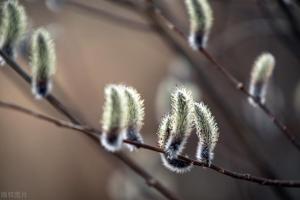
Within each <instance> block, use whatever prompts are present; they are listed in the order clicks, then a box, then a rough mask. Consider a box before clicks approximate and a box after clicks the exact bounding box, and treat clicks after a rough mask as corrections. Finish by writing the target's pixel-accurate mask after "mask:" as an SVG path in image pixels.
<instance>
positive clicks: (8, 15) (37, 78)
mask: <svg viewBox="0 0 300 200" xmlns="http://www.w3.org/2000/svg"><path fill="white" fill-rule="evenodd" d="M26 28H27V16H26V13H25V9H24V7H23V6H21V5H20V4H19V2H18V1H17V0H4V1H2V2H1V4H0V48H1V49H2V51H3V53H4V54H5V55H6V56H7V57H8V58H10V59H11V60H15V59H16V57H17V47H18V45H20V41H21V40H22V39H23V38H24V36H25V33H26ZM30 45H31V48H30V66H31V71H32V93H33V94H34V96H35V97H36V98H37V99H41V98H43V97H45V96H46V95H47V94H49V92H50V91H51V88H52V83H51V76H52V75H53V74H54V73H55V65H56V55H55V49H54V44H53V41H52V39H51V36H50V34H49V33H48V31H47V30H45V29H43V28H39V29H37V30H35V31H33V34H32V36H31V41H30ZM4 64H5V62H4V61H3V60H2V65H4Z"/></svg>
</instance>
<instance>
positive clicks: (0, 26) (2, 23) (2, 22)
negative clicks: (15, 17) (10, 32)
mask: <svg viewBox="0 0 300 200" xmlns="http://www.w3.org/2000/svg"><path fill="white" fill-rule="evenodd" d="M7 23H8V18H7V12H4V7H3V3H0V47H1V48H2V46H3V44H4V41H5V38H6V32H7Z"/></svg>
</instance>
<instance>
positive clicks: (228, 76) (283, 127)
mask: <svg viewBox="0 0 300 200" xmlns="http://www.w3.org/2000/svg"><path fill="white" fill-rule="evenodd" d="M146 1H147V2H149V3H150V4H151V6H152V7H153V12H155V14H157V15H158V16H159V18H160V19H162V20H163V21H164V22H165V24H166V26H167V27H169V28H170V29H171V30H173V31H174V32H175V33H176V34H178V35H179V36H180V37H181V38H183V39H184V40H185V41H187V37H186V36H185V34H184V33H183V32H182V31H181V30H180V29H179V28H177V27H176V26H175V25H174V24H173V23H172V22H171V21H170V20H169V19H167V18H166V17H165V16H164V15H163V14H162V12H161V11H160V10H159V8H158V7H156V6H155V4H154V2H153V0H146ZM198 52H199V53H201V54H202V55H203V56H204V57H205V58H206V59H207V60H208V61H210V62H211V63H212V64H213V65H214V66H215V67H216V69H217V70H218V71H220V72H221V74H222V75H223V76H224V77H225V78H226V79H227V80H228V81H229V82H230V83H231V84H232V85H233V86H234V87H235V88H236V89H237V90H238V91H240V92H241V93H243V94H244V95H245V96H246V97H248V98H251V99H252V100H253V101H254V102H256V103H257V105H258V107H259V108H260V109H261V110H262V111H264V113H265V114H266V115H267V116H268V117H269V118H270V120H272V122H273V123H274V124H275V126H276V127H277V128H278V129H279V130H281V132H282V133H283V134H284V135H285V136H286V137H287V138H288V139H289V140H290V142H291V143H292V144H293V145H294V146H295V147H296V148H297V149H298V150H299V151H300V143H299V142H298V141H297V140H296V138H295V136H294V134H293V133H292V132H291V131H290V130H289V129H288V127H287V126H286V125H285V124H284V123H283V122H281V121H280V120H279V119H278V118H277V117H276V116H275V114H274V113H272V112H271V110H270V109H269V108H268V107H267V105H265V104H263V103H261V102H260V101H259V100H258V99H257V98H255V97H254V96H253V95H251V94H250V93H249V92H248V90H247V89H246V88H245V86H244V84H243V83H242V82H241V81H239V80H238V79H237V78H236V77H235V76H234V75H233V74H232V73H231V72H230V71H228V70H227V69H226V68H225V67H224V66H223V65H221V64H220V63H219V62H217V60H216V59H215V58H214V57H213V56H212V55H211V54H210V53H209V52H208V51H207V50H206V49H205V48H200V49H199V51H198Z"/></svg>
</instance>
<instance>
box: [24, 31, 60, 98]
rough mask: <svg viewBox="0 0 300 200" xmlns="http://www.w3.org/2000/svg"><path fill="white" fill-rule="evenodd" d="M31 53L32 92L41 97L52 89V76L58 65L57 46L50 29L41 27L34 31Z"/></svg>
mask: <svg viewBox="0 0 300 200" xmlns="http://www.w3.org/2000/svg"><path fill="white" fill-rule="evenodd" d="M30 54H31V59H30V65H31V67H32V93H33V94H34V95H35V97H36V98H37V99H41V98H43V97H45V96H46V95H48V94H49V92H50V91H51V88H52V80H51V76H52V75H53V74H54V73H55V67H56V66H55V65H56V55H55V48H54V44H53V41H52V39H51V36H50V34H49V33H48V31H46V30H45V29H43V28H40V29H38V30H36V31H35V32H34V33H33V36H32V40H31V52H30Z"/></svg>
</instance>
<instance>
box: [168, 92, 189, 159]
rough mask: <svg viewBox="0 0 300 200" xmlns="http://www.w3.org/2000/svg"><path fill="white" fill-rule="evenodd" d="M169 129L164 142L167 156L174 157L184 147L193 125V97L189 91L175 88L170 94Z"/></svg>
mask: <svg viewBox="0 0 300 200" xmlns="http://www.w3.org/2000/svg"><path fill="white" fill-rule="evenodd" d="M171 99H172V109H171V127H170V128H171V130H170V137H169V138H168V141H167V143H166V152H167V156H168V157H169V158H175V157H176V156H177V155H178V154H180V153H181V152H182V150H183V148H184V145H185V143H186V140H187V138H188V137H189V136H190V133H191V130H192V126H193V115H192V114H191V113H193V111H194V106H193V98H192V95H191V92H190V91H187V90H186V89H184V88H177V89H176V91H175V92H174V93H173V94H172V97H171Z"/></svg>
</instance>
